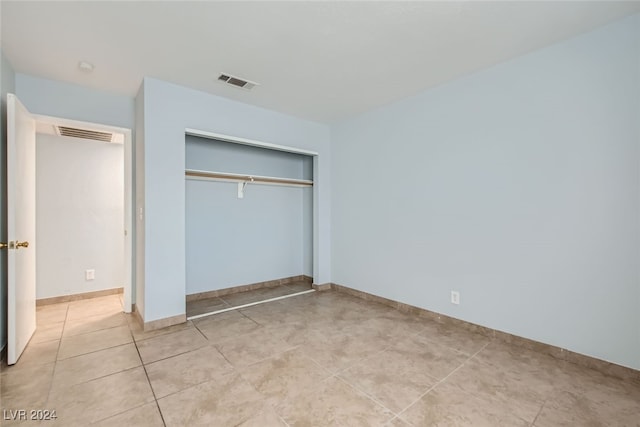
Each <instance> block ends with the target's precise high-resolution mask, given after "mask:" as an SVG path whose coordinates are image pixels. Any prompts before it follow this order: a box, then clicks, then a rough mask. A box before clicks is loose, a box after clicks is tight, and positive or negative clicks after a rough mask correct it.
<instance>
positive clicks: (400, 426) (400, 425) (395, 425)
mask: <svg viewBox="0 0 640 427" xmlns="http://www.w3.org/2000/svg"><path fill="white" fill-rule="evenodd" d="M410 425H411V424H409V423H407V422H406V421H403V420H402V419H401V418H398V417H396V418H394V419H392V420H391V421H389V422H388V423H386V424H385V427H409V426H410Z"/></svg>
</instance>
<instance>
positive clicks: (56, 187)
mask: <svg viewBox="0 0 640 427" xmlns="http://www.w3.org/2000/svg"><path fill="white" fill-rule="evenodd" d="M34 118H35V120H36V159H37V160H36V183H37V185H36V187H37V189H36V224H37V225H36V233H37V236H38V237H37V238H38V245H37V259H36V265H37V274H36V298H37V304H38V305H41V304H47V303H55V302H63V301H69V300H72V299H77V298H85V297H93V296H102V295H109V294H113V293H120V292H121V293H122V305H123V311H124V312H127V313H129V312H131V310H132V303H133V299H134V298H133V295H132V289H133V288H132V238H131V234H132V214H131V209H132V179H131V177H132V155H131V153H132V137H131V136H132V135H131V130H130V129H126V128H119V127H114V126H108V125H103V124H97V123H88V122H80V121H75V120H67V119H61V118H56V117H49V116H38V115H34Z"/></svg>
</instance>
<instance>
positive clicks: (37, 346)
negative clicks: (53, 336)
mask: <svg viewBox="0 0 640 427" xmlns="http://www.w3.org/2000/svg"><path fill="white" fill-rule="evenodd" d="M59 346H60V340H52V341H45V342H41V343H33V344H32V343H29V344H28V345H27V347H26V348H25V349H24V351H23V352H22V355H21V356H20V358H19V359H18V362H17V363H16V364H15V366H16V367H18V368H24V367H31V366H35V365H43V364H45V363H51V362H54V361H55V360H56V354H57V353H58V347H59Z"/></svg>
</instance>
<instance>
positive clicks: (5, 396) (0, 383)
mask: <svg viewBox="0 0 640 427" xmlns="http://www.w3.org/2000/svg"><path fill="white" fill-rule="evenodd" d="M53 369H54V364H53V363H47V364H43V365H35V366H32V367H31V368H13V367H9V368H7V369H6V370H5V371H4V372H2V374H1V375H0V396H1V397H2V398H1V399H0V406H1V407H2V408H1V409H14V410H16V409H31V408H44V404H45V403H46V402H47V396H48V395H49V388H50V386H51V380H52V378H53Z"/></svg>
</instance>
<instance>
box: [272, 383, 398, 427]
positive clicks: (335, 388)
mask: <svg viewBox="0 0 640 427" xmlns="http://www.w3.org/2000/svg"><path fill="white" fill-rule="evenodd" d="M276 411H277V412H278V413H279V414H280V416H281V417H282V418H283V419H284V420H285V422H286V423H287V424H289V425H291V426H363V427H369V426H383V425H385V423H387V422H388V421H390V420H391V419H392V418H393V417H394V414H392V413H391V412H389V411H388V410H386V409H384V408H383V407H381V406H380V405H378V404H377V403H375V402H374V401H373V400H371V399H369V398H368V397H367V396H365V395H364V394H362V393H361V392H359V391H357V390H355V389H354V388H353V387H351V386H349V385H348V384H346V383H345V382H343V381H342V380H339V379H337V378H335V377H332V378H329V379H328V380H326V381H324V382H323V383H321V384H320V385H319V386H318V387H317V388H314V389H313V390H311V391H309V392H307V393H305V394H303V395H299V396H296V397H293V398H292V399H289V400H287V401H285V402H284V403H282V404H281V405H279V406H278V407H277V408H276Z"/></svg>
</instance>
